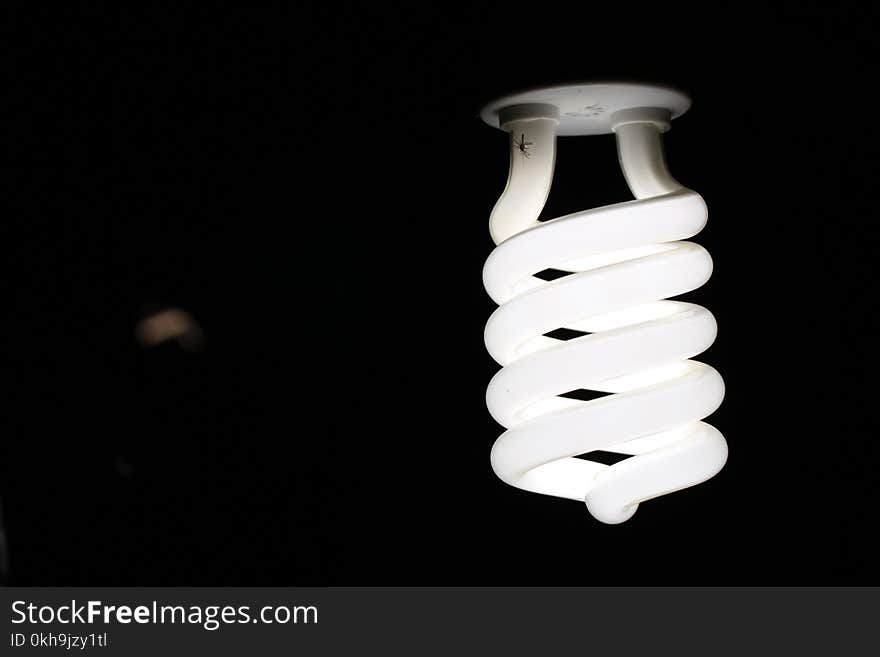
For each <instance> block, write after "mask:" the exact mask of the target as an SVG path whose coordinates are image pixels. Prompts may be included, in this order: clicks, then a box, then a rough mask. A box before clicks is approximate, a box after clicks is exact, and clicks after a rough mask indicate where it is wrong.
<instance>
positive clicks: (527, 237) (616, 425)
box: [482, 83, 727, 523]
mask: <svg viewBox="0 0 880 657" xmlns="http://www.w3.org/2000/svg"><path fill="white" fill-rule="evenodd" d="M689 105H690V100H689V99H688V97H687V96H685V95H684V94H682V93H681V92H678V91H676V90H673V89H669V88H666V87H656V86H647V85H635V84H624V83H603V84H584V85H570V86H565V87H556V88H550V89H539V90H535V91H530V92H524V93H521V94H516V95H514V96H508V97H506V98H503V99H501V100H498V101H495V102H494V103H492V104H490V105H488V106H487V107H486V108H484V110H483V112H482V117H483V119H484V120H486V121H487V122H488V123H490V124H491V125H494V126H496V127H500V128H502V129H503V130H506V131H508V132H509V133H510V140H511V156H510V175H509V178H508V181H507V186H506V188H505V190H504V192H503V193H502V195H501V197H500V198H499V199H498V202H497V203H496V205H495V207H494V209H493V210H492V215H491V218H490V220H489V228H490V233H491V235H492V238H493V240H494V241H495V243H496V244H497V245H498V246H497V247H496V248H495V250H494V251H492V253H491V254H490V256H489V258H488V260H487V261H486V265H485V267H484V270H483V281H484V284H485V286H486V290H487V292H488V293H489V296H491V297H492V299H493V300H494V301H495V302H496V303H497V304H499V308H498V309H497V310H496V311H495V312H494V313H493V314H492V316H491V317H490V318H489V321H488V323H487V325H486V331H485V340H486V347H487V349H488V351H489V353H490V354H491V356H492V358H494V359H495V360H496V361H497V362H498V363H499V364H500V365H501V366H502V369H501V370H500V371H499V372H498V373H497V374H496V375H495V377H494V378H493V379H492V381H491V382H490V384H489V388H488V390H487V393H486V400H487V405H488V408H489V412H490V413H491V414H492V417H493V418H495V420H496V421H498V422H499V423H500V424H501V425H502V426H504V427H505V428H506V431H505V432H504V433H503V434H502V435H501V436H500V437H499V438H498V440H497V441H496V442H495V444H494V446H493V448H492V455H491V462H492V467H493V469H494V471H495V473H496V474H497V475H498V476H499V477H500V478H501V479H502V480H503V481H505V482H507V483H509V484H511V485H513V486H517V487H518V488H522V489H525V490H528V491H532V492H536V493H543V494H545V495H554V496H558V497H564V498H569V499H573V500H581V501H585V502H586V505H587V508H588V509H589V511H590V513H591V514H592V515H593V516H594V517H596V518H597V519H599V520H601V521H602V522H606V523H620V522H623V521H625V520H627V519H629V518H630V517H631V516H632V515H633V514H634V513H635V511H636V509H637V508H638V505H639V503H641V502H643V501H645V500H648V499H651V498H654V497H658V496H660V495H665V494H666V493H671V492H673V491H676V490H680V489H682V488H686V487H688V486H693V485H694V484H698V483H700V482H702V481H705V480H706V479H709V478H710V477H712V476H713V475H714V474H716V473H717V472H718V471H719V470H720V469H721V468H722V467H723V465H724V463H725V461H726V459H727V444H726V442H725V440H724V437H723V436H722V435H721V433H720V432H719V431H718V430H717V429H715V428H714V427H712V426H710V425H708V424H706V423H705V422H701V420H702V419H703V418H705V417H706V416H708V415H709V414H711V413H712V412H713V411H714V410H715V409H716V408H718V406H719V405H720V403H721V400H722V398H723V397H724V382H723V381H722V379H721V376H720V375H719V374H718V372H716V371H715V370H714V369H713V368H712V367H710V366H708V365H705V364H703V363H700V362H697V361H694V360H690V359H691V358H692V357H694V356H696V355H697V354H699V353H701V352H702V351H704V350H705V349H707V348H708V347H709V346H710V345H711V344H712V342H713V341H714V339H715V334H716V323H715V318H714V317H713V316H712V314H711V313H710V312H709V311H708V310H706V309H705V308H702V307H701V306H698V305H694V304H691V303H684V302H679V301H669V300H667V299H668V298H669V297H674V296H676V295H680V294H683V293H685V292H688V291H690V290H693V289H695V288H698V287H700V286H701V285H702V284H703V283H705V282H706V281H707V280H708V278H709V276H710V274H711V272H712V259H711V258H710V256H709V254H708V253H707V252H706V250H705V249H703V248H702V247H701V246H699V245H697V244H694V243H692V242H686V241H682V240H685V239H687V238H689V237H691V236H693V235H695V234H696V233H698V232H699V231H700V230H701V229H702V228H703V226H704V225H705V223H706V217H707V210H706V204H705V203H704V201H703V199H702V197H701V196H700V195H699V194H697V193H696V192H693V191H691V190H689V189H686V188H685V187H683V186H682V185H681V184H679V183H678V182H677V181H676V180H675V179H674V178H673V177H672V176H671V175H670V173H669V171H668V169H667V166H666V161H665V157H664V152H663V142H662V133H663V132H665V131H666V130H668V129H669V126H670V122H671V120H672V119H673V118H674V117H676V116H678V115H680V114H682V113H683V112H684V111H685V110H687V108H688V107H689ZM608 132H613V133H614V134H615V135H616V138H617V146H618V154H619V159H620V164H621V167H622V169H623V173H624V176H625V178H626V181H627V184H628V186H629V188H630V190H631V191H632V193H633V195H634V196H635V198H636V200H634V201H628V202H624V203H617V204H614V205H609V206H605V207H600V208H595V209H592V210H584V211H582V212H575V213H574V214H570V215H567V216H564V217H559V218H557V219H553V220H550V221H546V222H539V221H538V216H539V214H540V212H541V210H542V208H543V206H544V203H545V201H546V199H547V195H548V193H549V190H550V184H551V181H552V178H553V168H554V163H555V153H556V136H557V135H586V134H602V133H608ZM547 269H555V270H561V271H563V272H570V273H568V274H567V275H564V276H562V277H559V278H556V279H554V280H549V281H547V280H542V279H541V278H538V277H536V276H535V274H537V273H540V272H542V271H544V270H547ZM558 329H568V330H569V331H568V332H567V333H568V334H569V335H572V334H573V335H576V336H577V337H574V338H572V339H567V340H565V339H559V338H558V337H557V336H558V334H559V331H558ZM554 332H556V334H557V336H551V335H548V334H551V333H554ZM577 390H590V391H596V392H601V393H610V394H607V395H605V396H602V397H599V398H597V399H591V400H589V401H583V400H580V399H573V398H571V397H572V396H573V395H572V394H571V393H572V392H573V391H577ZM596 450H604V451H612V452H617V453H619V454H624V455H630V458H625V459H624V460H622V461H620V462H618V463H615V464H613V465H603V464H601V463H597V462H593V461H590V460H587V459H584V458H577V457H579V456H582V455H584V454H588V453H590V452H593V451H596Z"/></svg>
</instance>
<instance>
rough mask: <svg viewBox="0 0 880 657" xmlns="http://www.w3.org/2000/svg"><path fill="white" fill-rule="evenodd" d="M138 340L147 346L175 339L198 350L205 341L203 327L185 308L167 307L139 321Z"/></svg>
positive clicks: (182, 346) (136, 332)
mask: <svg viewBox="0 0 880 657" xmlns="http://www.w3.org/2000/svg"><path fill="white" fill-rule="evenodd" d="M135 335H136V336H137V339H138V341H139V342H140V343H141V344H142V345H143V346H145V347H155V346H156V345H159V344H162V343H163V342H167V341H168V340H175V341H176V342H177V343H178V344H179V345H180V346H181V348H183V349H185V350H187V351H197V350H199V349H201V348H202V344H203V342H204V340H203V337H204V334H203V333H202V328H201V327H200V326H199V324H198V322H196V320H195V319H193V317H192V315H190V314H189V313H188V312H186V311H185V310H182V309H180V308H166V309H164V310H161V311H159V312H155V313H153V314H151V315H149V316H148V317H145V318H144V319H142V320H141V321H140V322H138V324H137V326H136V328H135Z"/></svg>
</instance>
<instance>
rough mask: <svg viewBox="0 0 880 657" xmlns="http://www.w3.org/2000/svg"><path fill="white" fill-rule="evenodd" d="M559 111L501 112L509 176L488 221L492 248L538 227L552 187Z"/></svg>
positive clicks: (546, 108) (515, 108)
mask: <svg viewBox="0 0 880 657" xmlns="http://www.w3.org/2000/svg"><path fill="white" fill-rule="evenodd" d="M558 123H559V110H558V109H557V108H555V107H553V106H551V105H538V104H535V105H515V106H513V107H510V108H507V109H505V110H504V112H503V113H502V116H501V125H502V127H503V128H504V129H505V130H506V131H507V132H509V133H510V173H509V175H508V177H507V185H506V186H505V188H504V191H503V192H502V193H501V196H500V197H499V199H498V201H497V202H496V203H495V207H494V208H493V209H492V214H491V216H490V218H489V233H490V234H491V236H492V240H493V241H494V242H495V244H500V243H501V242H503V241H504V240H506V239H508V238H510V237H513V236H514V235H516V234H517V233H521V232H522V231H524V230H527V229H529V228H533V227H534V226H537V225H539V222H538V217H539V216H540V214H541V210H543V209H544V204H545V203H546V202H547V196H548V194H549V193H550V186H551V184H552V183H553V169H554V167H555V164H556V127H557V125H558Z"/></svg>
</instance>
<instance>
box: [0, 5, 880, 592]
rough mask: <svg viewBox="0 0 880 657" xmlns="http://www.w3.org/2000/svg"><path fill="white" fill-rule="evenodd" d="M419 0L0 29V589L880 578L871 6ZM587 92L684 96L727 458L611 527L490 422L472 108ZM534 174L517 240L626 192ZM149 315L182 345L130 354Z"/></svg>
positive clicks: (496, 139) (490, 197)
mask: <svg viewBox="0 0 880 657" xmlns="http://www.w3.org/2000/svg"><path fill="white" fill-rule="evenodd" d="M414 4H415V3H413V4H407V3H399V4H396V5H385V6H381V7H380V6H379V5H373V4H369V5H368V6H367V5H366V3H365V6H364V7H361V8H355V7H350V6H345V5H341V4H338V3H326V7H324V8H323V9H319V8H315V7H313V8H312V9H310V10H305V9H296V8H295V7H294V3H290V4H289V5H287V4H284V5H270V4H264V5H261V6H259V7H257V6H254V7H248V8H243V7H239V8H232V7H222V6H218V5H213V4H212V5H211V6H210V7H204V8H202V9H198V10H196V9H193V8H189V9H182V8H181V6H178V5H171V4H169V5H168V6H165V7H163V8H162V9H161V10H159V9H156V10H155V11H152V10H151V11H146V10H131V9H121V8H118V7H116V8H112V9H111V8H102V9H100V10H99V9H94V8H92V9H90V10H89V11H88V12H86V11H83V10H81V9H72V8H70V7H68V8H66V9H64V10H57V11H51V12H50V11H48V10H45V12H44V13H42V14H40V13H36V12H34V11H25V9H24V8H18V9H7V10H6V11H7V16H6V18H7V20H6V21H4V23H5V27H4V30H5V31H6V34H5V35H4V36H5V40H4V43H6V44H7V53H6V54H5V55H4V59H5V66H6V67H7V68H8V76H7V79H8V83H7V84H6V85H4V86H5V90H4V93H3V100H2V106H3V116H4V120H3V128H2V130H3V142H4V145H5V146H6V149H7V150H6V152H7V155H8V159H7V163H6V165H5V171H4V176H3V177H4V184H3V190H4V201H5V203H4V205H5V206H6V211H5V212H4V215H5V218H4V220H3V225H4V228H3V233H4V235H5V239H4V240H3V243H4V252H5V253H6V262H7V263H8V264H10V265H11V269H10V273H9V275H8V276H7V277H6V278H5V283H6V285H5V286H4V291H5V304H4V305H5V308H6V311H7V312H6V321H5V322H4V327H5V329H4V334H5V338H6V339H5V340H4V342H5V348H4V350H3V353H4V360H5V365H4V368H3V370H4V372H5V379H6V382H7V384H8V389H7V393H6V395H5V410H4V411H3V416H4V418H5V419H6V420H7V422H6V423H5V424H6V427H5V429H4V430H3V434H2V435H3V438H2V444H3V450H4V453H5V456H4V458H3V459H2V481H0V486H2V491H3V492H2V504H3V512H4V516H5V535H6V544H7V550H6V553H7V556H8V577H7V581H8V582H10V583H14V584H104V585H106V584H141V585H143V584H177V585H187V584H208V585H212V584H215V585H219V584H252V585H256V584H260V585H266V584H278V585H280V584H287V585H294V584H295V585H321V584H539V583H540V584H782V583H789V584H808V583H809V584H830V583H877V582H878V579H880V578H878V567H877V561H876V558H875V556H876V553H877V548H878V546H877V543H876V539H875V538H874V535H875V529H876V505H877V503H878V502H880V492H878V484H877V479H878V476H877V472H878V460H880V458H878V457H880V454H878V448H877V444H876V439H877V421H876V417H875V415H874V409H873V408H872V402H873V395H872V393H871V391H870V386H871V385H872V383H873V382H872V377H870V376H869V373H870V372H872V371H874V370H873V361H874V354H873V344H874V343H875V340H876V331H877V316H876V314H877V300H876V297H877V295H876V291H875V277H874V262H875V259H876V253H877V236H878V228H877V225H878V222H877V217H876V214H877V213H876V209H875V198H876V194H875V193H874V180H875V170H876V162H877V158H878V152H877V130H878V127H877V126H878V121H877V119H876V116H875V114H876V101H874V100H872V99H871V94H872V93H873V90H874V86H875V84H876V64H877V61H876V59H877V57H876V55H877V52H876V46H874V44H873V37H874V32H875V27H876V23H877V16H876V15H874V14H873V13H872V12H874V11H876V10H874V9H872V6H871V4H870V3H863V4H862V5H861V6H853V7H845V6H840V5H834V8H831V5H829V6H828V7H822V6H819V5H814V4H803V3H801V4H798V5H791V6H784V5H777V6H768V5H766V4H760V5H755V6H754V7H745V6H744V5H742V4H741V3H725V4H719V5H714V6H712V7H708V6H706V5H703V6H702V8H699V9H697V8H684V7H678V6H676V7H671V6H670V7H659V6H657V4H656V3H652V5H650V8H648V7H641V6H639V5H638V4H633V3H618V5H619V8H616V9H615V8H611V7H610V6H609V7H605V8H601V9H600V8H597V7H596V6H595V5H594V4H592V3H583V2H582V3H571V4H569V3H536V4H534V5H532V6H523V7H521V8H520V7H517V6H516V5H515V4H514V3H498V4H495V3H486V4H476V3H474V4H469V5H457V6H453V5H445V4H444V5H440V4H438V5H436V6H434V7H429V6H425V7H420V8H415V7H414V6H413V5H414ZM22 7H23V6H22ZM593 78H597V79H613V78H625V79H645V80H650V81H657V82H665V83H669V84H674V85H678V86H680V87H682V88H684V89H686V90H687V91H688V92H689V93H690V94H691V95H692V97H693V98H694V105H693V107H692V109H691V110H690V111H689V112H688V113H687V114H686V115H685V116H684V117H682V118H681V119H679V120H677V121H676V122H675V125H674V126H673V129H672V131H671V132H670V133H668V134H667V136H666V143H667V149H668V159H669V162H670V167H671V169H672V171H673V173H674V175H675V176H676V178H678V179H679V180H680V181H681V182H682V183H684V184H685V185H687V186H688V187H690V188H692V189H695V190H697V191H699V192H700V193H701V194H702V195H703V196H704V198H705V199H706V202H707V204H708V206H709V210H710V214H709V224H708V226H707V227H706V229H705V230H704V231H703V232H702V233H701V234H700V235H699V236H697V237H696V238H695V241H697V242H699V243H700V244H702V245H704V246H705V247H706V248H707V249H708V250H709V252H710V253H711V254H712V255H713V258H714V261H715V272H714V274H713V277H712V279H711V280H710V282H709V283H708V284H707V285H706V286H704V287H703V288H701V289H700V290H697V291H695V292H693V293H691V294H689V295H687V296H688V299H690V300H694V301H696V302H698V303H701V304H703V305H706V306H707V307H708V308H709V309H711V310H712V312H713V313H714V314H715V316H716V318H717V319H718V323H719V335H718V339H717V342H716V344H715V345H713V346H712V347H711V348H710V349H709V350H708V351H707V352H706V353H705V354H704V355H702V356H701V357H700V359H701V360H704V361H705V362H707V363H710V364H711V365H713V366H715V367H716V368H717V369H718V370H719V371H720V372H721V373H722V375H723V376H724V378H725V381H726V384H727V396H726V399H725V402H724V404H723V405H722V407H721V408H720V410H718V411H717V412H716V413H715V414H713V416H712V417H711V418H710V421H711V422H712V423H713V424H714V425H716V426H717V427H718V428H719V429H721V431H722V432H723V433H724V434H725V436H726V437H727V440H728V443H729V445H730V459H729V461H728V464H727V466H726V468H725V469H724V470H723V471H722V472H721V473H720V474H719V475H718V476H717V477H715V478H714V479H712V480H711V481H710V482H707V483H705V484H703V485H701V486H698V487H695V488H692V489H690V490H688V491H686V492H682V493H679V494H675V495H670V496H667V497H664V498H660V499H657V500H653V501H651V502H650V503H646V504H644V505H643V506H642V507H641V508H640V510H639V511H638V513H637V514H636V516H635V517H634V518H633V519H632V520H631V521H630V522H627V523H625V524H623V525H620V526H613V527H612V526H605V525H601V524H599V523H598V522H596V521H594V520H593V519H592V518H591V517H590V516H589V515H588V514H587V512H586V510H585V508H584V507H583V505H579V504H577V503H573V502H568V501H564V500H557V499H553V498H548V497H543V496H537V495H533V494H529V493H525V492H521V491H518V490H516V489H513V488H510V487H507V486H505V485H504V484H502V483H501V482H499V481H498V480H497V479H496V478H495V476H494V475H493V473H492V471H491V469H490V467H489V461H488V454H489V449H490V447H491V444H492V442H493V441H494V439H495V438H496V437H497V435H498V434H499V433H500V428H499V427H498V426H497V425H496V424H495V423H494V422H493V421H492V419H491V418H490V417H489V415H488V413H487V412H486V410H485V404H484V391H485V386H486V384H487V382H488V380H489V378H490V377H491V375H492V374H493V373H494V372H495V371H496V369H497V366H496V365H495V364H494V363H493V362H492V360H491V359H490V358H489V356H488V355H487V354H486V353H485V349H484V346H483V341H482V330H483V325H484V323H485V320H486V318H487V317H488V316H489V314H490V313H491V311H492V309H493V307H494V306H493V304H492V302H491V301H490V300H489V299H488V297H487V296H486V294H485V292H484V291H483V288H482V285H481V268H482V264H483V261H484V259H485V257H486V256H487V255H488V253H489V252H490V250H491V248H492V244H491V240H490V239H489V235H488V229H487V220H488V215H489V211H490V210H491V207H492V205H493V203H494V201H495V199H496V198H497V196H498V194H499V193H500V191H501V189H502V188H503V185H504V181H505V179H506V175H507V158H508V144H507V137H506V135H504V134H503V133H502V132H500V131H497V130H493V129H490V128H489V127H487V126H486V125H484V124H483V123H482V122H481V121H480V120H479V119H478V118H477V117H476V114H477V110H478V108H479V107H480V105H481V104H482V103H484V102H486V101H488V100H490V99H492V98H493V97H494V96H496V95H498V94H501V93H506V92H509V91H512V90H516V89H519V88H523V87H529V86H532V85H538V84H549V83H556V82H564V81H571V80H588V79H593ZM556 171H557V174H556V178H555V182H554V187H553V190H552V192H551V194H550V198H549V201H548V203H547V207H546V208H545V212H544V215H542V216H543V217H544V218H551V217H554V216H559V215H561V214H565V213H568V212H573V211H576V210H581V209H584V208H588V207H593V206H598V205H604V204H607V203H612V202H616V201H619V200H625V199H627V198H630V196H629V193H628V191H627V189H626V186H625V183H624V181H623V177H622V176H621V174H620V172H619V168H618V165H617V159H616V153H615V145H614V139H613V137H612V136H602V137H594V138H570V139H564V140H561V141H560V143H559V150H558V158H557V168H556ZM166 306H174V307H181V308H185V309H186V310H188V311H189V312H190V313H192V315H193V316H194V317H195V318H196V319H197V320H198V321H199V322H200V324H201V326H202V328H203V330H204V332H205V346H204V349H202V350H201V351H198V352H186V351H184V350H182V349H180V348H179V347H178V346H177V345H176V344H175V343H168V344H164V345H162V346H159V347H154V348H152V349H144V348H143V347H141V346H139V344H138V343H137V342H136V341H135V339H134V327H135V325H136V323H137V321H138V320H139V319H140V318H142V317H144V316H145V315H146V314H148V313H149V312H151V311H153V310H155V309H158V308H162V307H166ZM869 350H870V351H869Z"/></svg>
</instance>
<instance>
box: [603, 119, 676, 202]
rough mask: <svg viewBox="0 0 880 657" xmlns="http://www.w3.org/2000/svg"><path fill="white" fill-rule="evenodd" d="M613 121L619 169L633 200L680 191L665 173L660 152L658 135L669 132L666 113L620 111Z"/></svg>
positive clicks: (661, 138) (661, 150)
mask: <svg viewBox="0 0 880 657" xmlns="http://www.w3.org/2000/svg"><path fill="white" fill-rule="evenodd" d="M613 119H614V120H615V125H614V134H615V135H616V137H617V155H618V158H619V159H620V168H621V169H622V170H623V175H624V177H625V178H626V184H627V185H628V186H629V188H630V191H632V193H633V196H635V197H636V198H637V199H641V198H650V197H652V196H660V195H662V194H669V193H671V192H674V191H677V190H679V189H682V188H683V185H682V184H681V183H679V182H678V181H677V180H676V179H675V178H673V177H672V174H671V173H669V168H668V167H667V165H666V155H665V152H664V148H663V137H662V133H663V132H666V131H667V130H668V129H669V120H670V118H669V112H668V111H667V110H656V109H651V108H646V109H635V110H624V111H622V112H619V113H618V114H617V115H615V116H614V117H613Z"/></svg>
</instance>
